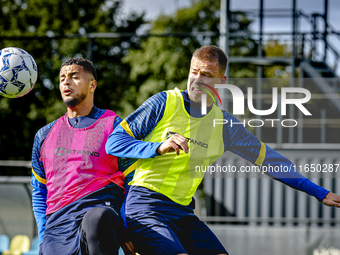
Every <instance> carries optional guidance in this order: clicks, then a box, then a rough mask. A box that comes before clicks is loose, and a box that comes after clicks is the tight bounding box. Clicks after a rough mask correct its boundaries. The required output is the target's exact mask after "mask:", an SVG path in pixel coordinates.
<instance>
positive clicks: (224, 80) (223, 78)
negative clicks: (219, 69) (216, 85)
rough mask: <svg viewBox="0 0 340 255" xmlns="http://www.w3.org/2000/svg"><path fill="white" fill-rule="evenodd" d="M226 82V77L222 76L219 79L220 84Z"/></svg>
mask: <svg viewBox="0 0 340 255" xmlns="http://www.w3.org/2000/svg"><path fill="white" fill-rule="evenodd" d="M226 81H227V76H225V75H223V76H222V77H221V84H224V83H226Z"/></svg>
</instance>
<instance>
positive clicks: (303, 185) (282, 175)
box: [262, 145, 329, 201]
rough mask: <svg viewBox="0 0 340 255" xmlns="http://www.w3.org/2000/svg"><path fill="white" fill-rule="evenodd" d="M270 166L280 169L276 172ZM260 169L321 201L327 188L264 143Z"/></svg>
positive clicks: (326, 192)
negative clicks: (302, 173) (305, 174)
mask: <svg viewBox="0 0 340 255" xmlns="http://www.w3.org/2000/svg"><path fill="white" fill-rule="evenodd" d="M270 166H279V167H280V169H283V170H282V171H279V172H276V171H274V169H273V168H270ZM262 170H266V172H265V173H266V174H267V175H269V176H270V177H272V178H274V179H276V180H278V181H280V182H283V183H285V184H287V185H288V186H290V187H292V188H295V189H298V190H301V191H304V192H306V193H307V194H309V195H311V196H314V197H316V198H317V199H318V200H320V201H322V200H323V199H324V198H325V196H326V195H327V194H328V192H329V191H328V190H326V189H325V188H323V187H320V186H319V185H317V184H315V183H314V182H312V181H311V180H309V179H308V178H306V177H304V176H303V175H301V174H300V173H298V172H296V169H295V167H294V164H293V163H292V162H291V161H290V160H289V159H287V158H286V157H284V156H282V155H281V154H280V153H278V152H277V151H275V150H273V149H272V148H270V147H269V146H267V145H266V156H265V159H264V161H263V163H262Z"/></svg>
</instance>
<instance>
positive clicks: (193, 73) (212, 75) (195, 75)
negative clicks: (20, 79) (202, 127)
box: [187, 58, 226, 105]
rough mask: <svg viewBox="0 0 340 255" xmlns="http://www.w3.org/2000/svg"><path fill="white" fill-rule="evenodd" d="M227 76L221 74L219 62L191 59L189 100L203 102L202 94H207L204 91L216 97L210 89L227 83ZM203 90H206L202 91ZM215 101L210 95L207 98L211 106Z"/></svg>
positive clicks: (188, 88)
mask: <svg viewBox="0 0 340 255" xmlns="http://www.w3.org/2000/svg"><path fill="white" fill-rule="evenodd" d="M225 78H226V76H224V74H220V73H219V70H218V63H217V62H210V61H202V60H199V59H197V58H192V59H191V65H190V72H189V77H188V83H187V90H188V94H189V98H190V100H191V101H192V102H196V103H198V102H201V98H202V94H207V93H206V92H205V91H204V90H207V91H209V92H210V94H211V95H214V92H213V91H212V90H211V89H210V88H209V86H211V87H213V88H214V87H215V84H221V83H224V82H225ZM200 88H203V89H204V90H202V89H200ZM212 103H213V99H212V98H211V96H210V95H208V96H207V104H208V105H211V104H212Z"/></svg>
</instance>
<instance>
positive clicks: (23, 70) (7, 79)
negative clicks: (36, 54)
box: [0, 47, 38, 98]
mask: <svg viewBox="0 0 340 255" xmlns="http://www.w3.org/2000/svg"><path fill="white" fill-rule="evenodd" d="M37 78H38V68H37V64H36V63H35V61H34V59H33V57H32V56H31V55H30V54H29V53H27V52H26V51H24V50H22V49H19V48H15V47H9V48H4V49H2V50H0V95H2V96H4V97H9V98H15V97H22V96H24V95H26V94H27V93H28V92H30V91H31V90H32V89H33V86H34V84H35V83H36V81H37Z"/></svg>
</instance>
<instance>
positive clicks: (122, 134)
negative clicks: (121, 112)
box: [106, 92, 167, 158]
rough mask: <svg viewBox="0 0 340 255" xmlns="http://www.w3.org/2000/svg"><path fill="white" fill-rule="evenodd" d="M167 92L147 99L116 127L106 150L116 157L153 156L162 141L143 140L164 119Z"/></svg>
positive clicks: (155, 154)
mask: <svg viewBox="0 0 340 255" xmlns="http://www.w3.org/2000/svg"><path fill="white" fill-rule="evenodd" d="M166 99H167V96H166V92H161V93H158V94H156V95H154V96H152V97H150V98H149V99H148V100H146V101H145V102H144V103H143V104H142V105H141V106H140V107H139V108H138V109H137V110H136V111H134V112H133V113H132V114H130V115H129V116H128V117H127V118H126V119H124V120H123V121H122V122H121V123H120V125H119V126H118V127H117V128H115V129H114V131H113V132H112V134H111V135H110V136H109V138H108V141H107V143H106V152H107V153H108V154H110V155H113V156H116V157H125V158H152V157H155V156H157V153H156V150H157V148H158V146H159V145H160V144H161V143H160V142H155V143H151V142H145V141H141V140H142V139H143V138H145V137H146V136H147V135H148V134H150V132H151V131H152V130H153V129H154V128H155V126H156V125H157V123H158V122H159V121H160V120H161V119H162V117H163V114H164V110H165V105H166Z"/></svg>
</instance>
